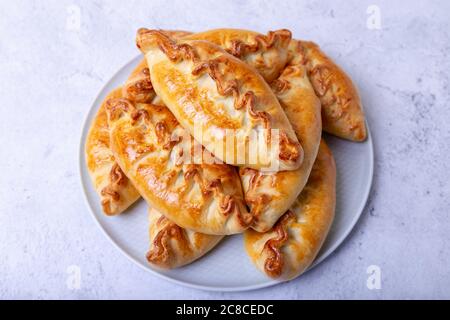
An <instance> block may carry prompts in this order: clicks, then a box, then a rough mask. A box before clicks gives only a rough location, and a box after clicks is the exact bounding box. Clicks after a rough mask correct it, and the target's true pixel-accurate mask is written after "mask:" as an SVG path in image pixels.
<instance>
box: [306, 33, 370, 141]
mask: <svg viewBox="0 0 450 320" xmlns="http://www.w3.org/2000/svg"><path fill="white" fill-rule="evenodd" d="M300 43H301V46H302V48H303V58H304V63H305V65H306V68H307V70H308V74H309V77H310V80H311V83H312V85H313V87H314V89H315V91H316V94H317V96H318V97H319V99H320V101H321V103H322V121H323V129H324V131H326V132H328V133H331V134H333V135H336V136H338V137H341V138H344V139H347V140H352V141H364V140H365V139H366V138H367V130H366V125H365V120H364V112H363V108H362V104H361V99H360V97H359V94H358V91H357V89H356V87H355V85H354V84H353V82H352V80H351V79H350V77H349V76H348V75H347V74H346V73H345V72H344V71H343V70H342V69H341V68H340V67H339V66H338V65H336V64H335V63H334V62H333V61H332V60H331V59H330V58H329V57H328V56H327V55H325V53H324V52H323V51H322V50H321V49H320V48H319V46H318V45H317V44H315V43H313V42H308V41H301V42H300Z"/></svg>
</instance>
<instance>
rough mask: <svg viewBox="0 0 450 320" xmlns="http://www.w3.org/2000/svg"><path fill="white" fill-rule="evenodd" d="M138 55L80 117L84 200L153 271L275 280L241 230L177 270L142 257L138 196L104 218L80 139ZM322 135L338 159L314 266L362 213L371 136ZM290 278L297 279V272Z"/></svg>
mask: <svg viewBox="0 0 450 320" xmlns="http://www.w3.org/2000/svg"><path fill="white" fill-rule="evenodd" d="M140 59H141V57H140V56H138V57H136V58H135V59H133V60H132V61H130V62H129V63H128V64H127V65H125V66H124V67H123V68H122V69H121V70H119V71H118V72H117V74H116V75H115V76H114V77H113V78H112V79H111V80H110V81H109V82H108V83H107V84H106V86H105V87H104V88H103V90H102V91H101V92H100V93H99V95H98V97H97V99H96V100H95V102H94V104H93V105H92V107H91V109H90V110H89V113H88V115H87V118H86V120H85V122H84V127H83V132H82V137H81V143H80V155H79V156H80V159H79V160H80V175H81V183H82V188H83V190H84V193H85V196H86V200H87V203H88V205H89V208H90V210H91V212H92V214H93V216H94V219H95V220H96V221H97V223H98V225H99V227H100V228H101V229H102V230H103V231H104V233H105V234H106V236H107V237H108V238H109V239H110V240H111V242H112V243H113V244H114V245H115V246H116V247H117V248H119V249H120V251H122V252H123V253H124V254H125V255H126V256H127V257H128V258H129V259H131V260H132V261H133V262H135V263H136V264H137V265H139V266H140V267H142V268H144V269H145V270H147V271H149V272H151V273H152V274H153V275H156V276H159V277H162V278H164V279H167V280H169V281H172V282H175V283H178V284H181V285H185V286H189V287H193V288H197V289H203V290H212V291H244V290H253V289H259V288H264V287H268V286H272V285H275V284H278V283H279V282H278V281H275V280H272V279H269V278H267V277H266V276H264V275H263V274H262V273H260V272H259V271H258V270H257V269H256V268H255V267H254V266H253V264H252V263H251V261H250V259H249V258H248V257H247V255H246V253H245V250H244V248H243V241H242V236H241V235H236V236H231V237H227V238H225V239H224V240H223V241H222V242H221V243H220V244H219V245H218V246H217V247H216V248H214V249H213V250H212V251H211V252H210V253H209V254H207V255H206V256H204V257H203V258H201V259H200V260H198V261H196V262H194V263H192V264H190V265H188V266H186V267H183V268H180V269H176V270H170V271H161V270H156V269H153V268H151V267H150V266H149V265H148V264H147V261H146V259H145V254H146V252H147V250H148V246H149V243H148V225H147V205H146V203H145V202H144V201H143V200H141V201H139V202H138V203H136V204H135V205H134V206H132V207H131V208H130V209H129V210H128V211H127V212H126V213H125V214H123V215H121V216H118V217H106V216H105V215H104V214H103V213H102V210H101V206H100V201H99V198H98V196H97V194H96V192H95V190H94V188H93V186H92V183H91V181H90V178H89V174H88V171H87V167H86V162H85V158H84V144H85V141H86V136H87V133H88V130H89V126H90V124H91V122H92V120H93V118H94V117H95V114H96V112H97V110H98V108H99V106H100V104H101V102H102V101H103V99H104V98H105V97H106V95H107V94H108V93H109V92H110V91H111V90H112V89H114V88H116V87H119V86H121V85H123V83H124V82H125V80H126V79H127V77H128V76H129V74H130V73H131V71H132V70H133V69H134V68H135V66H137V64H138V62H139V61H140ZM326 140H327V142H328V144H329V146H330V147H331V149H332V150H333V153H334V156H335V159H336V164H337V204H336V217H335V220H334V222H333V225H332V227H331V230H330V232H329V234H328V237H327V240H326V242H325V244H324V245H323V247H322V249H321V251H320V253H319V255H318V256H317V258H316V260H315V261H314V264H313V265H312V266H311V267H310V269H311V268H313V267H314V266H316V265H317V264H319V263H320V262H321V261H323V260H324V259H325V258H326V257H328V256H329V255H330V254H331V253H332V252H333V251H334V250H335V249H336V248H337V247H338V246H339V245H340V244H341V243H342V242H343V241H344V239H345V238H346V237H347V235H348V234H349V233H350V231H351V230H352V229H353V227H354V225H355V224H356V222H357V221H358V218H359V216H360V215H361V213H362V211H363V209H364V206H365V203H366V200H367V198H368V195H369V192H370V187H371V184H372V176H373V159H374V157H373V145H372V138H371V136H370V134H369V138H368V139H367V141H366V142H364V143H352V142H348V141H344V140H341V139H338V138H334V137H331V136H326ZM295 281H301V277H300V278H299V279H297V280H295Z"/></svg>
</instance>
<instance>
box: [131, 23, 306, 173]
mask: <svg viewBox="0 0 450 320" xmlns="http://www.w3.org/2000/svg"><path fill="white" fill-rule="evenodd" d="M137 45H138V47H139V48H140V49H141V50H142V52H143V53H144V54H145V57H146V60H147V64H148V66H149V69H150V77H151V82H152V85H153V88H154V90H155V92H156V93H157V95H158V96H159V97H160V98H161V99H162V100H163V101H164V103H165V104H166V105H167V107H168V108H169V109H170V110H171V111H172V113H173V114H174V116H175V117H176V118H177V120H178V121H179V122H180V124H181V125H182V126H183V127H184V128H186V129H187V130H188V131H189V132H190V133H191V134H192V135H193V136H194V138H195V139H196V140H197V141H199V142H200V143H202V144H203V145H204V146H205V148H206V149H208V150H209V151H211V152H212V153H213V154H214V155H215V156H216V157H217V158H219V159H220V160H222V161H223V162H225V163H227V164H231V165H240V166H246V167H252V168H254V169H261V168H273V167H275V166H276V169H277V170H295V169H297V168H298V167H299V166H300V165H301V163H302V161H303V149H302V147H301V145H300V143H299V142H298V139H297V137H296V136H295V133H294V130H293V129H292V126H291V124H290V123H289V121H288V119H287V117H286V115H285V113H284V111H283V109H282V108H281V106H280V104H279V102H278V100H277V98H276V97H275V95H274V94H273V92H272V90H271V89H270V87H269V85H268V84H267V83H266V82H265V81H264V79H263V78H262V77H261V76H260V75H259V74H258V73H257V72H256V71H255V69H253V68H252V67H250V66H249V65H247V64H246V63H244V62H243V61H241V60H239V59H237V58H235V57H233V56H232V55H230V54H228V53H227V52H226V51H224V50H223V49H221V48H220V47H218V46H216V45H214V44H213V43H211V42H208V41H204V40H176V39H174V38H171V37H169V36H167V35H166V34H164V33H163V32H160V31H157V30H147V29H141V30H139V32H138V35H137ZM272 129H276V130H278V131H277V133H278V134H277V136H278V137H279V139H272V138H273V134H272ZM260 132H262V134H259V133H260ZM276 140H278V143H276V142H274V141H276ZM255 152H256V153H257V155H258V156H257V157H255V156H254V153H255Z"/></svg>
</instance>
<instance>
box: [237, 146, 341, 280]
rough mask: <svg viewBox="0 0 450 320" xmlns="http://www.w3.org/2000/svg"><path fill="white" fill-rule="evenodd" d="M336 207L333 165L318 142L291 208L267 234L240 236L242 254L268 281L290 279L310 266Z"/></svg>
mask: <svg viewBox="0 0 450 320" xmlns="http://www.w3.org/2000/svg"><path fill="white" fill-rule="evenodd" d="M335 203H336V165H335V163H334V159H333V155H332V153H331V150H330V149H329V148H328V147H327V146H326V144H325V142H323V141H322V143H321V144H320V149H319V153H318V156H317V160H316V162H315V164H314V166H313V169H312V172H311V175H310V178H309V181H308V183H307V185H306V187H305V188H304V190H303V191H302V193H301V194H300V196H299V197H298V199H297V201H296V202H295V203H294V205H293V206H292V207H291V208H290V210H288V212H286V214H285V215H283V216H282V217H281V218H280V220H279V221H278V222H277V223H276V224H275V226H274V227H273V228H272V229H271V230H270V231H268V232H265V233H258V232H255V231H253V230H251V229H249V230H248V231H246V232H245V233H244V243H245V248H246V251H247V253H248V255H249V257H250V258H251V260H252V262H253V263H254V264H255V265H256V267H257V268H258V269H259V270H261V271H262V272H263V273H265V274H266V275H268V276H269V277H272V278H279V279H284V280H289V279H293V278H295V277H297V276H299V275H300V274H302V273H303V272H304V271H305V270H306V269H307V268H308V267H309V266H310V265H311V263H312V262H313V260H314V258H315V257H316V255H317V253H318V252H319V250H320V248H321V246H322V244H323V242H324V241H325V238H326V236H327V234H328V231H329V229H330V226H331V223H332V221H333V218H334V210H335Z"/></svg>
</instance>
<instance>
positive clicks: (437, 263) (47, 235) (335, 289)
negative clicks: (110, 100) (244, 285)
mask: <svg viewBox="0 0 450 320" xmlns="http://www.w3.org/2000/svg"><path fill="white" fill-rule="evenodd" d="M45 3H46V4H45V5H44V4H41V2H40V1H14V2H9V1H0V83H1V84H0V96H1V97H2V104H1V111H2V116H1V117H0V143H1V146H2V152H1V157H0V171H1V178H0V298H66V299H70V298H90V299H99V298H159V299H176V298H186V299H201V298H206V299H209V298H219V299H237V298H242V299H246V298H262V299H274V298H281V299H282V298H288V299H296V298H313V299H314V298H321V299H322V298H332V299H337V298H366V299H377V298H450V245H449V243H450V232H449V230H450V219H449V213H450V200H449V199H450V197H449V193H450V192H449V191H450V182H449V181H450V165H449V163H448V162H447V161H446V160H447V158H448V154H450V143H449V139H450V127H449V125H448V122H449V119H450V109H449V108H448V103H449V100H450V89H449V70H450V56H449V53H448V51H449V50H450V19H449V16H450V13H449V12H450V3H449V2H448V1H433V2H427V1H414V2H411V1H356V0H355V1H321V2H307V1H256V0H255V1H222V2H217V1H192V2H189V1H175V2H172V1H167V0H158V1H127V2H124V1H108V2H106V1H105V2H102V1H89V2H87V1H56V0H54V1H46V2H45ZM113 3H114V6H113V5H112V4H113ZM74 4H75V6H76V7H73V5H74ZM370 5H377V6H378V8H379V9H380V12H381V30H372V29H369V28H368V27H367V19H368V18H369V17H370V14H367V9H368V7H369V6H370ZM77 7H78V8H79V9H80V19H81V20H80V21H81V24H80V28H79V29H78V28H76V23H73V21H74V20H73V17H74V12H75V17H76V11H77V9H76V8H77ZM141 26H147V27H155V28H170V29H177V28H178V29H190V30H194V31H195V30H204V29H208V28H214V27H223V26H226V27H240V28H249V29H255V30H260V31H263V32H265V31H266V30H269V29H276V28H282V27H284V28H289V29H291V30H292V31H293V33H294V35H295V36H296V37H299V38H304V39H313V40H314V41H316V42H318V43H319V44H321V45H322V47H323V48H324V49H325V50H326V51H327V52H328V53H329V54H330V55H331V56H333V57H334V58H335V59H336V60H337V61H338V62H339V63H340V64H341V65H342V66H343V67H344V68H345V69H346V70H347V71H348V73H349V74H350V75H351V76H352V77H353V78H354V80H355V82H356V83H357V85H358V86H359V88H360V91H361V95H362V99H363V101H364V104H365V109H366V114H367V118H368V121H369V122H370V125H371V129H372V134H373V138H374V142H375V149H376V168H375V178H374V185H373V190H372V195H371V197H370V201H369V203H368V205H367V207H366V210H365V212H364V214H363V216H362V218H361V220H360V222H359V223H358V225H357V227H356V228H355V230H354V232H353V233H352V234H351V235H350V237H349V238H348V239H347V241H346V242H345V243H344V244H343V245H342V246H341V247H340V249H339V250H337V251H336V252H335V253H334V254H333V255H332V256H331V257H330V258H328V259H327V260H326V261H325V262H324V263H322V264H321V265H320V266H319V267H317V268H316V269H314V270H313V271H312V272H309V273H307V274H306V275H305V276H303V277H301V278H299V279H297V280H295V281H292V282H290V283H287V284H283V285H279V286H276V287H273V288H270V289H264V290H259V291H253V292H245V293H236V294H228V293H227V294H220V293H209V292H203V291H197V290H192V289H187V288H183V287H179V286H176V285H173V284H170V283H168V282H166V281H164V280H159V279H157V278H156V277H154V276H152V275H150V274H148V273H146V272H145V271H143V270H141V269H139V268H138V267H136V266H135V265H133V264H132V263H131V262H130V261H128V260H127V259H126V258H125V257H123V256H122V254H121V253H120V252H119V251H117V250H116V249H115V248H114V247H113V246H112V245H111V244H110V243H109V241H108V240H107V239H106V238H105V237H104V236H103V234H102V233H101V232H100V231H99V230H98V228H97V226H96V225H95V224H94V223H93V220H92V218H91V216H90V214H89V213H88V212H87V210H88V209H87V207H86V205H85V203H84V199H83V195H82V192H81V189H80V183H79V177H78V166H77V160H78V154H77V153H78V143H79V141H78V140H79V136H80V131H81V125H82V122H83V119H84V116H85V114H86V112H87V110H88V108H89V107H90V105H91V103H92V101H93V99H94V98H95V96H96V94H97V92H98V91H99V90H100V89H101V87H102V85H103V83H105V82H106V81H107V80H108V79H109V78H110V77H111V76H112V75H113V74H114V72H115V71H116V70H117V69H118V68H120V67H121V66H122V65H123V64H124V63H126V62H127V61H129V60H130V59H131V58H132V57H134V56H135V55H136V53H137V50H136V49H135V46H134V33H135V31H136V29H137V28H139V27H141ZM71 265H76V266H79V267H80V270H81V287H80V289H79V290H71V289H69V287H70V286H69V287H68V286H67V279H68V277H69V274H68V273H67V271H68V270H67V268H68V267H69V266H71ZM370 265H377V266H379V267H380V268H381V276H382V288H381V289H380V290H369V289H368V288H367V286H366V280H367V277H368V274H367V273H366V270H367V268H368V266H370Z"/></svg>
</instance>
